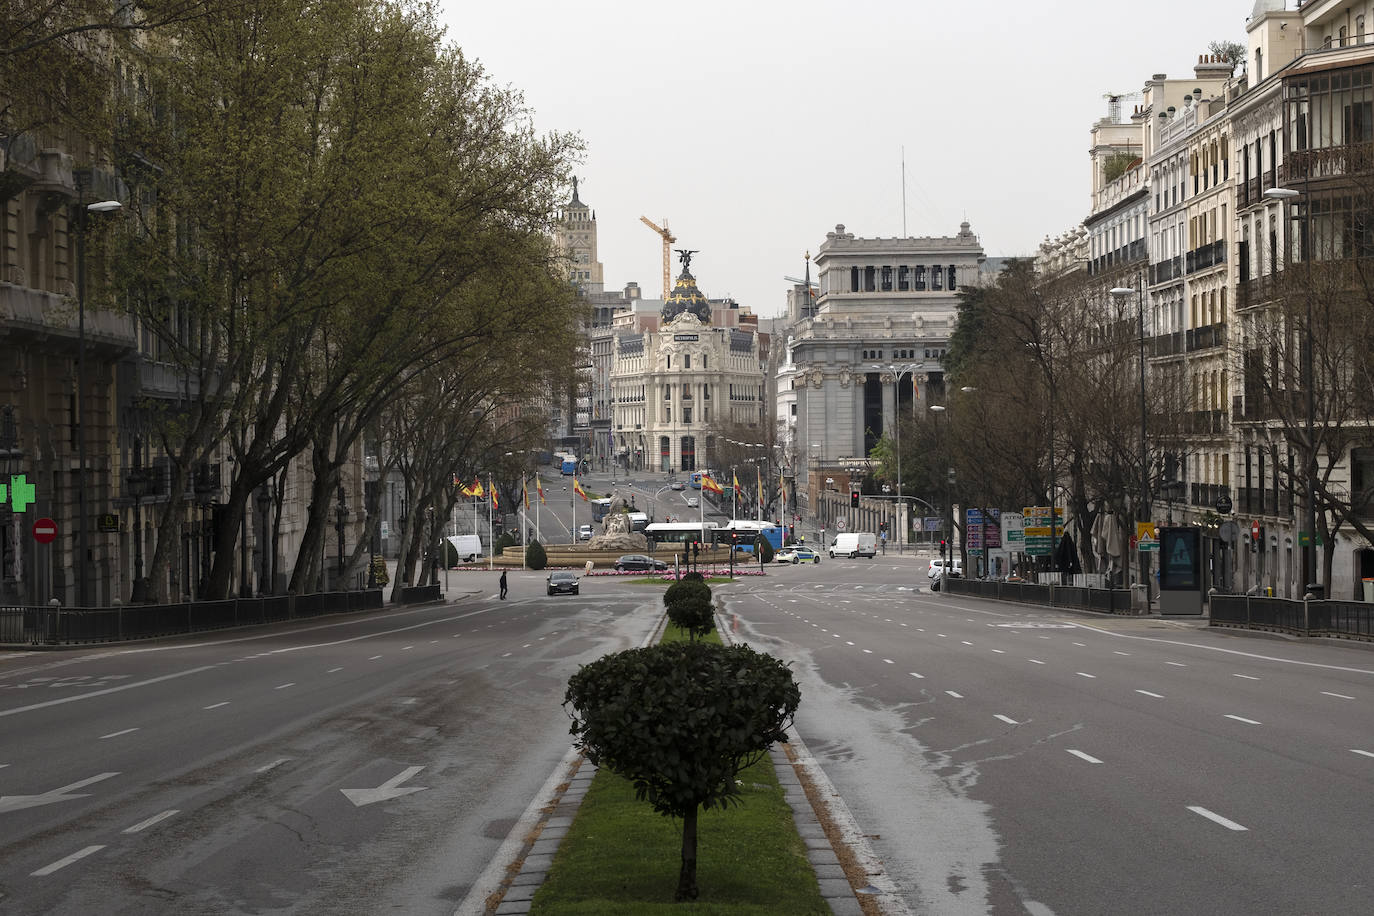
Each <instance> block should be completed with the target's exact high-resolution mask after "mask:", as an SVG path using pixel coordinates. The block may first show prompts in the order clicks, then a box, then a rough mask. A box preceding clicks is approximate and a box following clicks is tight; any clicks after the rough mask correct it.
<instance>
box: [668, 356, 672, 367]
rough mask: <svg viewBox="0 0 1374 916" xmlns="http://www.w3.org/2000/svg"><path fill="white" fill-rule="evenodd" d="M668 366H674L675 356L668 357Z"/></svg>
mask: <svg viewBox="0 0 1374 916" xmlns="http://www.w3.org/2000/svg"><path fill="white" fill-rule="evenodd" d="M668 368H669V369H671V368H673V358H672V357H671V356H670V357H668Z"/></svg>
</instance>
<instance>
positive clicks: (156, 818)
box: [123, 808, 180, 833]
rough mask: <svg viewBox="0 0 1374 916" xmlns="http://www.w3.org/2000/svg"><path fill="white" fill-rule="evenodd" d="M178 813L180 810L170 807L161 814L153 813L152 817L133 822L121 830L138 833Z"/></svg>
mask: <svg viewBox="0 0 1374 916" xmlns="http://www.w3.org/2000/svg"><path fill="white" fill-rule="evenodd" d="M178 813H180V812H178V811H177V809H176V808H170V809H168V810H167V811H163V812H162V813H161V814H154V815H153V816H152V817H150V818H148V819H147V820H146V821H139V822H138V823H137V824H134V825H133V826H132V827H125V828H124V831H123V832H124V833H138V832H140V831H143V830H147V829H148V828H149V827H151V826H153V825H154V824H160V823H162V822H163V821H165V820H167V818H169V817H172V816H174V815H176V814H178Z"/></svg>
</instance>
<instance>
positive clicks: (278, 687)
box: [272, 681, 296, 690]
mask: <svg viewBox="0 0 1374 916" xmlns="http://www.w3.org/2000/svg"><path fill="white" fill-rule="evenodd" d="M295 686H296V682H295V681H291V682H290V683H287V684H278V685H277V686H276V687H273V688H272V689H273V690H285V689H286V688H287V687H295Z"/></svg>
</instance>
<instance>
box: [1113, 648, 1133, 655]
mask: <svg viewBox="0 0 1374 916" xmlns="http://www.w3.org/2000/svg"><path fill="white" fill-rule="evenodd" d="M1112 654H1113V655H1130V654H1131V653H1129V652H1122V651H1121V650H1120V649H1114V650H1113V651H1112Z"/></svg>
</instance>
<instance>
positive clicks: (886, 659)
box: [883, 658, 892, 665]
mask: <svg viewBox="0 0 1374 916" xmlns="http://www.w3.org/2000/svg"><path fill="white" fill-rule="evenodd" d="M883 664H886V665H890V664H892V659H890V658H885V659H883Z"/></svg>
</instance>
